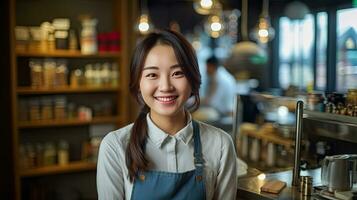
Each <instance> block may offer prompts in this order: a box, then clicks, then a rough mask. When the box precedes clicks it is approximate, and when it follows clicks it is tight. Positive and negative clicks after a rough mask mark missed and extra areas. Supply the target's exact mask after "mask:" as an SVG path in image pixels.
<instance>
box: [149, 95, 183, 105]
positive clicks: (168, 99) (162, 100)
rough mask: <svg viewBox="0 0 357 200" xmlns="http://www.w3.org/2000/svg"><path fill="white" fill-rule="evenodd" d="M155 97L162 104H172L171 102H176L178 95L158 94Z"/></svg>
mask: <svg viewBox="0 0 357 200" xmlns="http://www.w3.org/2000/svg"><path fill="white" fill-rule="evenodd" d="M154 98H155V99H156V100H157V101H158V102H159V103H161V104H165V105H170V104H174V103H175V102H176V99H177V98H178V95H173V96H156V97H154Z"/></svg>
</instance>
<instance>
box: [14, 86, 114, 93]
mask: <svg viewBox="0 0 357 200" xmlns="http://www.w3.org/2000/svg"><path fill="white" fill-rule="evenodd" d="M118 89H119V87H112V86H100V87H78V88H73V87H56V88H32V87H18V88H17V89H16V91H17V94H19V95H33V94H68V93H92V92H93V93H94V92H116V91H118Z"/></svg>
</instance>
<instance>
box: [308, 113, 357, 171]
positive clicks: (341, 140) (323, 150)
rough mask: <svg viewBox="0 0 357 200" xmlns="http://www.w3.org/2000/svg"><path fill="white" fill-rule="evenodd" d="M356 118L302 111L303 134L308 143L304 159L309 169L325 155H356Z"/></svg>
mask: <svg viewBox="0 0 357 200" xmlns="http://www.w3.org/2000/svg"><path fill="white" fill-rule="evenodd" d="M356 133H357V117H352V116H346V115H340V114H332V113H326V112H318V111H311V110H306V109H305V110H304V115H303V134H304V137H305V138H306V139H307V140H308V141H309V152H310V153H309V154H307V155H306V157H305V158H303V159H306V160H308V161H309V165H310V166H311V168H314V167H318V166H320V165H321V160H322V159H323V158H324V157H325V156H327V155H337V154H355V153H357V149H356V147H355V146H356V144H357V135H356Z"/></svg>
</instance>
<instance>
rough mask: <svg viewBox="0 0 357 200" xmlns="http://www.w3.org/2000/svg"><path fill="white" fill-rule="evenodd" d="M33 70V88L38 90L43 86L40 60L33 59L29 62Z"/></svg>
mask: <svg viewBox="0 0 357 200" xmlns="http://www.w3.org/2000/svg"><path fill="white" fill-rule="evenodd" d="M29 67H30V70H31V87H33V88H38V87H42V86H43V69H42V63H41V61H40V60H37V59H31V60H30V62H29Z"/></svg>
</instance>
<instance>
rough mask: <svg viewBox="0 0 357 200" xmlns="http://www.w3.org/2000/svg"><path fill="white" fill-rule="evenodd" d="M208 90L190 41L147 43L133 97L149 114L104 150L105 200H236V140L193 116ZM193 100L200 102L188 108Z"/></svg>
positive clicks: (158, 37) (101, 182) (169, 34)
mask: <svg viewBox="0 0 357 200" xmlns="http://www.w3.org/2000/svg"><path fill="white" fill-rule="evenodd" d="M200 84H201V77H200V73H199V68H198V64H197V59H196V55H195V52H194V50H193V48H192V46H191V45H190V43H189V42H188V41H187V40H186V39H185V38H184V37H183V36H182V35H180V34H179V33H176V32H173V31H170V30H165V31H160V32H155V33H151V34H149V35H148V36H147V37H146V38H145V39H144V40H142V41H141V42H140V43H139V45H138V46H137V47H136V49H135V52H134V55H133V59H132V62H131V67H130V92H131V93H132V95H133V96H134V97H135V98H136V100H137V101H138V102H139V104H140V105H141V106H142V107H141V112H140V114H139V116H138V118H137V119H136V120H135V122H134V123H133V124H130V125H128V126H126V127H124V128H121V129H119V130H116V131H113V132H111V133H109V134H108V135H106V136H105V138H104V139H103V141H102V143H101V145H100V150H99V158H98V168H97V188H98V196H99V199H101V200H112V199H128V200H129V199H149V200H150V199H152V200H161V199H162V200H169V199H194V200H199V199H224V200H229V199H235V198H236V190H237V171H236V170H237V169H236V154H235V150H234V146H233V143H232V140H231V138H230V136H229V135H228V134H227V133H225V132H224V131H222V130H220V129H217V128H215V127H212V126H210V125H207V124H204V123H202V122H198V121H195V120H193V119H192V118H191V115H190V113H189V112H188V110H190V109H193V110H194V109H196V108H197V107H198V106H199V102H200V101H199V93H198V91H199V87H200ZM190 97H192V98H193V103H192V104H190V105H187V100H188V99H189V98H190ZM186 108H187V109H186Z"/></svg>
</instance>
